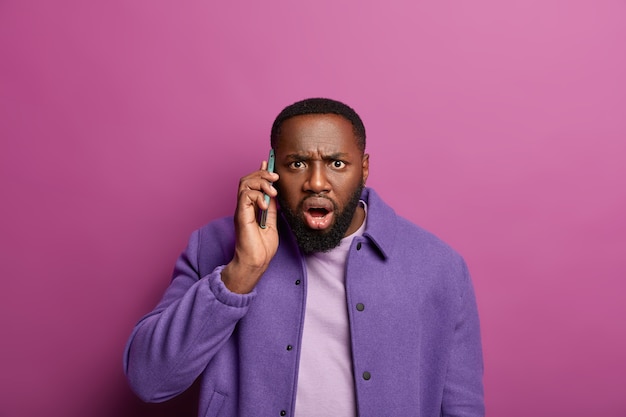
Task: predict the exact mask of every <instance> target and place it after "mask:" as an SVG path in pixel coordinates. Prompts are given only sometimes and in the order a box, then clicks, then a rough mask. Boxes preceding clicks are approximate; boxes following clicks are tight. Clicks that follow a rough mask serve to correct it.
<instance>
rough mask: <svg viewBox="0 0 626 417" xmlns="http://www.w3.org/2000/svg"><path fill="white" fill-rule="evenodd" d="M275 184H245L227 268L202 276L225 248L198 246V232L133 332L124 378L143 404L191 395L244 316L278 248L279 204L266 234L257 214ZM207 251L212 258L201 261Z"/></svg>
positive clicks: (268, 177)
mask: <svg viewBox="0 0 626 417" xmlns="http://www.w3.org/2000/svg"><path fill="white" fill-rule="evenodd" d="M264 166H265V163H264V165H263V166H262V168H263V167H264ZM276 179H277V175H276V174H270V173H268V172H267V171H264V170H263V169H262V170H259V171H256V172H254V173H252V174H250V175H248V176H246V177H244V178H242V179H241V181H240V185H239V194H238V203H237V210H236V212H235V232H236V233H235V242H236V243H235V248H234V255H232V259H231V260H230V262H229V263H228V264H227V265H226V266H218V267H217V268H215V270H213V271H212V272H210V273H208V274H207V275H205V276H201V273H200V271H201V268H200V262H199V259H201V258H202V257H203V256H204V257H210V258H212V259H213V258H219V256H214V254H213V252H216V253H218V252H220V251H221V248H220V245H219V242H216V243H215V244H214V245H205V246H201V245H202V243H203V242H204V240H205V239H201V238H200V235H199V232H195V233H194V234H193V235H192V236H191V239H190V241H189V245H188V246H187V249H186V250H185V252H184V253H183V254H182V255H181V257H180V258H179V259H178V261H177V263H176V267H175V270H174V276H173V279H172V282H171V284H170V286H169V287H168V289H167V290H166V292H165V295H164V296H163V299H162V300H161V302H160V303H159V305H158V306H157V307H156V308H155V310H154V311H152V312H151V313H150V314H148V315H147V316H145V317H144V318H143V319H141V321H140V322H139V323H138V324H137V325H136V326H135V328H134V330H133V332H132V334H131V336H130V339H129V341H128V344H127V346H126V351H125V356H124V371H125V373H126V375H127V377H128V380H129V382H130V385H131V387H132V388H133V390H134V391H135V392H136V393H137V395H138V396H139V397H140V398H142V399H143V400H145V401H153V402H158V401H165V400H167V399H169V398H172V397H174V396H176V395H177V394H179V393H181V392H183V391H184V390H185V389H187V388H188V387H189V386H190V385H191V384H192V383H193V381H194V380H195V379H196V378H197V377H198V376H199V375H200V373H201V372H202V371H203V370H204V369H205V368H206V366H207V364H208V363H209V361H210V360H211V358H213V356H214V355H215V353H216V352H218V351H219V349H220V348H221V347H222V346H223V345H224V344H225V343H226V342H227V341H228V339H229V337H230V336H231V334H232V332H233V331H234V328H235V326H236V324H237V322H238V321H239V320H240V319H241V318H242V317H243V316H244V315H245V314H246V312H247V310H248V306H249V304H250V302H251V300H252V299H253V298H254V296H255V293H254V287H255V285H256V283H257V282H258V280H259V279H260V277H261V276H262V275H263V273H264V272H265V270H266V268H267V266H268V265H269V262H270V260H271V259H272V257H273V256H274V254H275V253H276V250H277V247H278V233H277V230H276V203H275V202H274V201H271V202H270V205H269V212H268V219H267V227H266V228H265V229H261V228H260V227H259V226H258V224H257V223H256V212H257V210H258V208H268V207H267V203H265V202H264V199H263V192H266V193H268V194H269V195H271V196H272V197H273V196H275V195H276V190H275V189H274V188H273V187H272V186H271V184H270V181H275V180H276ZM212 230H213V229H212ZM231 231H232V229H231ZM223 232H224V231H223V230H222V231H220V230H217V229H215V230H213V232H210V236H211V239H208V240H209V241H211V240H217V239H220V237H221V236H223ZM227 239H228V238H227ZM230 239H232V234H231V235H230ZM206 246H210V247H206ZM207 250H209V251H211V252H212V253H211V254H207V253H201V251H207ZM203 265H204V264H203ZM218 265H219V263H218Z"/></svg>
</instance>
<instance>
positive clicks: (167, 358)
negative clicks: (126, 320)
mask: <svg viewBox="0 0 626 417" xmlns="http://www.w3.org/2000/svg"><path fill="white" fill-rule="evenodd" d="M363 198H364V200H365V201H367V204H368V216H367V226H366V230H365V233H364V235H363V236H361V237H356V238H355V239H354V241H353V242H352V247H351V248H350V252H349V255H348V260H347V266H346V269H347V271H346V302H347V305H348V314H349V320H350V333H351V338H352V354H353V358H352V361H353V369H354V384H355V390H356V399H357V409H358V413H359V416H361V417H382V416H402V417H408V416H419V417H437V416H464V417H475V416H483V415H484V405H483V385H482V374H483V362H482V351H481V340H480V329H479V321H478V312H477V308H476V301H475V297H474V292H473V288H472V283H471V279H470V276H469V274H468V270H467V267H466V265H465V263H464V261H463V259H462V258H461V257H460V256H459V255H458V254H457V253H456V252H454V251H453V250H452V249H451V248H450V247H448V246H447V245H446V244H445V243H443V242H442V241H440V240H439V239H437V238H436V237H434V236H433V235H431V234H430V233H428V232H426V231H424V230H422V229H420V228H419V227H417V226H415V225H413V224H412V223H410V222H408V221H407V220H405V219H403V218H401V217H399V216H397V215H396V214H395V212H394V211H393V210H392V209H391V208H390V207H389V206H387V205H386V204H385V203H384V202H383V201H382V200H381V199H380V197H378V195H377V194H376V193H375V192H374V191H373V190H371V189H366V190H365V191H364V193H363ZM281 222H282V220H281ZM279 229H280V245H279V248H278V252H277V254H276V256H275V257H274V258H273V260H272V262H271V263H270V266H269V268H268V269H267V271H266V272H265V274H264V276H263V277H262V278H261V280H260V281H259V283H258V285H257V286H256V288H255V290H254V291H253V292H252V293H250V294H245V295H240V294H234V293H231V292H229V291H228V290H227V289H226V287H225V286H224V285H223V284H222V281H221V279H220V271H221V266H222V265H225V264H226V263H228V262H229V261H230V260H231V258H232V254H233V250H234V245H235V242H234V227H233V220H232V218H227V219H220V220H217V221H214V222H212V223H210V224H208V225H206V226H204V227H203V228H201V229H199V230H197V231H195V232H194V233H193V234H192V235H191V238H190V240H189V245H188V247H187V249H186V250H185V251H184V252H183V254H182V255H181V257H180V258H179V259H178V261H177V263H176V267H175V270H174V276H173V279H172V282H171V284H170V286H169V287H168V288H167V290H166V292H165V294H164V296H163V299H162V300H161V302H160V303H159V304H158V305H157V307H156V308H155V309H154V310H153V311H152V312H151V313H150V314H148V315H146V316H145V317H143V318H142V319H141V320H140V321H139V323H138V324H137V325H136V326H135V329H134V330H133V333H132V335H131V336H130V340H129V341H128V345H127V347H126V353H125V357H124V369H125V372H126V375H127V377H128V380H129V382H130V385H131V387H132V388H133V390H134V391H135V392H136V393H137V395H138V396H139V397H141V398H142V399H143V400H145V401H151V402H158V401H164V400H167V399H169V398H171V397H174V396H175V395H177V394H180V393H181V392H182V391H184V390H185V389H187V388H188V387H189V386H190V385H191V384H192V383H193V382H194V380H195V379H196V378H197V377H198V376H200V384H201V388H200V389H201V394H200V404H199V415H200V416H204V417H213V416H228V417H235V416H239V417H259V416H277V417H278V416H293V415H294V404H295V396H296V388H297V380H298V360H299V346H300V340H301V336H302V325H303V321H304V310H305V308H304V307H305V306H304V304H305V300H306V290H307V277H306V271H305V266H304V261H303V258H302V256H301V254H300V252H299V250H298V247H297V245H296V243H295V240H294V238H293V236H292V235H291V231H290V230H289V228H288V227H287V226H286V224H284V223H281V224H280V226H279Z"/></svg>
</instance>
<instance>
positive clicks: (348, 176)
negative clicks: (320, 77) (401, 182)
mask: <svg viewBox="0 0 626 417" xmlns="http://www.w3.org/2000/svg"><path fill="white" fill-rule="evenodd" d="M275 152H276V172H277V173H278V174H279V175H280V180H279V181H278V182H277V184H276V188H277V189H278V197H277V198H278V202H279V203H280V206H281V209H282V210H283V212H284V214H285V217H286V219H287V221H288V223H289V225H290V227H291V229H292V231H293V232H294V234H295V236H296V238H297V240H298V244H299V245H300V248H301V249H302V250H303V252H305V253H313V252H324V251H328V250H330V249H332V248H334V247H336V246H337V245H338V244H339V242H340V241H341V239H342V238H343V237H344V236H347V235H349V234H351V233H353V232H355V231H356V230H357V229H358V228H359V227H360V226H361V223H362V221H363V218H364V213H363V210H362V209H360V208H358V201H359V197H360V194H361V190H362V188H363V186H364V184H365V180H366V179H367V175H368V173H369V159H368V155H367V154H365V155H364V154H363V153H362V152H361V150H359V148H358V146H357V141H356V138H355V137H354V132H353V130H352V124H351V123H350V122H349V121H348V120H346V119H345V118H343V117H342V116H339V115H335V114H311V115H302V116H296V117H292V118H290V119H287V120H285V121H284V122H283V124H282V126H281V133H280V136H279V138H278V144H277V148H276V149H275Z"/></svg>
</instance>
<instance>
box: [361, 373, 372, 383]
mask: <svg viewBox="0 0 626 417" xmlns="http://www.w3.org/2000/svg"><path fill="white" fill-rule="evenodd" d="M371 377H372V374H370V373H369V372H367V371H365V372H363V379H364V380H366V381H369V380H370V378H371Z"/></svg>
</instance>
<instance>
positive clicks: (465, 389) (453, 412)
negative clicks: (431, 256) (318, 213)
mask: <svg viewBox="0 0 626 417" xmlns="http://www.w3.org/2000/svg"><path fill="white" fill-rule="evenodd" d="M463 272H464V277H463V278H464V281H463V287H462V292H461V294H460V304H459V308H458V311H457V315H456V317H457V319H456V320H457V322H456V327H455V330H454V335H453V338H452V347H451V352H450V358H449V363H448V371H447V375H446V382H445V387H444V393H443V403H442V407H441V409H442V416H443V417H483V416H484V415H485V406H484V394H483V356H482V347H481V339H480V324H479V319H478V309H477V306H476V298H475V295H474V289H473V286H472V282H471V278H470V276H469V273H468V271H467V266H466V265H465V263H463Z"/></svg>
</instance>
